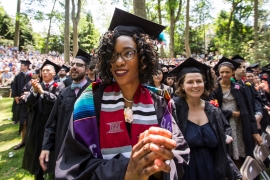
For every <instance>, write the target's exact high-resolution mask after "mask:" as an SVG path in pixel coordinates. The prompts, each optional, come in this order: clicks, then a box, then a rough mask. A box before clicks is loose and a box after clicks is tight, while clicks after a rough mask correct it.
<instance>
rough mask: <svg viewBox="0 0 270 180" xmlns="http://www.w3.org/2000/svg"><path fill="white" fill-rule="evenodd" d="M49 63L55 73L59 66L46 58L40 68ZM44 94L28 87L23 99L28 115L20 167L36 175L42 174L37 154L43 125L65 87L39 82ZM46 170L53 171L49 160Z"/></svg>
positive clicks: (40, 147) (42, 134)
mask: <svg viewBox="0 0 270 180" xmlns="http://www.w3.org/2000/svg"><path fill="white" fill-rule="evenodd" d="M46 65H50V66H52V67H53V68H54V70H55V73H56V74H57V73H58V72H59V70H60V68H61V67H60V66H58V65H56V64H55V63H53V62H51V61H49V60H46V61H45V62H44V63H43V65H42V66H41V70H42V69H43V68H44V67H45V66H46ZM40 85H41V87H42V89H43V91H44V94H43V95H41V94H39V93H37V94H36V95H35V94H34V92H33V91H34V90H33V88H31V89H30V93H29V94H28V95H27V97H26V100H25V106H26V107H27V108H28V109H29V117H28V124H27V134H26V142H25V151H24V156H23V165H22V167H23V168H24V169H26V170H27V171H29V172H30V173H31V174H34V175H36V176H37V178H38V177H41V176H43V170H42V169H41V167H40V164H39V155H40V153H41V149H42V140H43V136H44V131H45V125H46V123H47V120H48V118H49V115H50V113H51V110H52V108H53V105H54V103H55V101H56V100H57V96H58V95H59V94H60V92H61V90H62V89H63V88H64V87H65V85H64V84H63V83H59V82H56V81H53V83H50V85H49V86H48V87H47V88H46V87H45V83H44V82H42V83H40ZM53 155H54V154H53V153H52V154H50V159H51V160H52V159H54V157H53ZM47 167H48V170H47V171H46V172H53V167H54V166H53V161H49V162H48V164H47Z"/></svg>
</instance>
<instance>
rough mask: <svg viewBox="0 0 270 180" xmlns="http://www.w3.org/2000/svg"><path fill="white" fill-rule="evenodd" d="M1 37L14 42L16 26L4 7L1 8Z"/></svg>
mask: <svg viewBox="0 0 270 180" xmlns="http://www.w3.org/2000/svg"><path fill="white" fill-rule="evenodd" d="M0 36H2V37H4V38H5V39H9V40H13V36H14V24H13V23H12V18H11V17H9V16H8V14H7V13H6V11H5V10H4V8H3V7H1V6H0Z"/></svg>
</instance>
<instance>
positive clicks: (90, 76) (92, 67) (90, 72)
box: [86, 56, 98, 83]
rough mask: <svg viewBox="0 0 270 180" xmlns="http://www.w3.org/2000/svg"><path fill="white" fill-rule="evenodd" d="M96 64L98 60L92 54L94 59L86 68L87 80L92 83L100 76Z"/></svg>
mask: <svg viewBox="0 0 270 180" xmlns="http://www.w3.org/2000/svg"><path fill="white" fill-rule="evenodd" d="M96 64H97V61H96V60H95V59H93V56H92V59H91V62H90V64H89V67H88V68H87V70H86V73H87V77H86V79H87V81H88V82H89V83H92V82H96V81H97V79H98V77H97V73H96V72H97V70H96Z"/></svg>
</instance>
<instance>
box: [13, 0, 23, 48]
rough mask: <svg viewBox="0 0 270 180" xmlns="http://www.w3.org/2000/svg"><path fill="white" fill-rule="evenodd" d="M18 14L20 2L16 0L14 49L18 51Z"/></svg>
mask: <svg viewBox="0 0 270 180" xmlns="http://www.w3.org/2000/svg"><path fill="white" fill-rule="evenodd" d="M20 12H21V0H17V11H16V22H15V34H14V47H18V50H19V43H20Z"/></svg>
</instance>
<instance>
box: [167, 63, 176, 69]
mask: <svg viewBox="0 0 270 180" xmlns="http://www.w3.org/2000/svg"><path fill="white" fill-rule="evenodd" d="M170 67H171V68H175V67H176V66H175V65H172V64H171V65H168V68H170Z"/></svg>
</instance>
